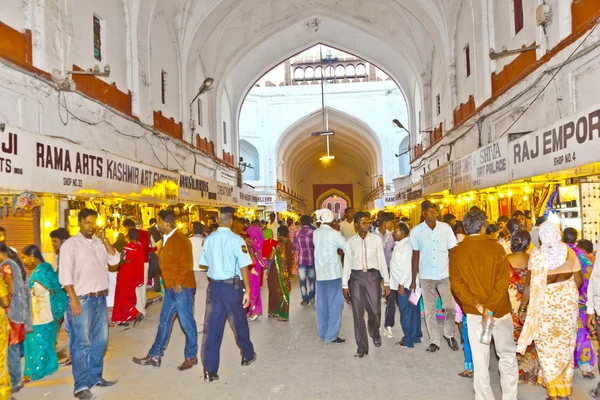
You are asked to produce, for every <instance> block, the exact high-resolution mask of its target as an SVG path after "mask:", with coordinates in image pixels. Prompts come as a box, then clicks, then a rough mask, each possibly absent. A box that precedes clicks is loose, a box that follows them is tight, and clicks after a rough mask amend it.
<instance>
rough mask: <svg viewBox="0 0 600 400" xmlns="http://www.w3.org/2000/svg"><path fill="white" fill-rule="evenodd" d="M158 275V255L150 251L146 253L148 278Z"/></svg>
mask: <svg viewBox="0 0 600 400" xmlns="http://www.w3.org/2000/svg"><path fill="white" fill-rule="evenodd" d="M158 275H160V263H159V261H158V256H157V255H156V253H154V252H151V253H150V254H149V255H148V278H149V279H152V278H154V277H156V276H158Z"/></svg>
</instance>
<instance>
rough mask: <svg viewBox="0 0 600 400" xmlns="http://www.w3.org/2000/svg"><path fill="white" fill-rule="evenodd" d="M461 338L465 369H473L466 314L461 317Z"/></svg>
mask: <svg viewBox="0 0 600 400" xmlns="http://www.w3.org/2000/svg"><path fill="white" fill-rule="evenodd" d="M461 335H462V339H463V342H464V343H463V352H464V353H465V370H467V371H473V355H472V354H471V343H470V342H469V330H468V327H467V314H463V317H462V332H461Z"/></svg>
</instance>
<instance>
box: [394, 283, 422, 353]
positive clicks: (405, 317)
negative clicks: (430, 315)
mask: <svg viewBox="0 0 600 400" xmlns="http://www.w3.org/2000/svg"><path fill="white" fill-rule="evenodd" d="M409 297H410V290H409V289H407V288H404V296H402V295H401V294H400V292H398V308H399V309H400V325H401V326H402V331H403V332H404V337H403V338H402V341H403V342H404V343H406V347H414V345H415V343H421V337H422V336H423V332H422V331H421V312H420V310H419V306H418V305H416V306H415V305H414V304H412V303H411V302H410V301H408V299H409Z"/></svg>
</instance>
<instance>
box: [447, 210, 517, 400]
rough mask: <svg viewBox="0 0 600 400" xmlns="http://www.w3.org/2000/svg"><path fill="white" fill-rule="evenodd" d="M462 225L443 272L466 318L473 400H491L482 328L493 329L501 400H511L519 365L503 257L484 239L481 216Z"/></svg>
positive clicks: (493, 243) (470, 216)
mask: <svg viewBox="0 0 600 400" xmlns="http://www.w3.org/2000/svg"><path fill="white" fill-rule="evenodd" d="M463 226H464V228H465V233H466V234H467V236H466V237H465V239H464V240H463V242H462V243H461V244H460V245H459V246H458V247H457V248H456V249H454V250H453V251H452V252H451V253H450V266H449V271H450V282H451V284H452V291H453V292H454V294H455V295H456V297H457V299H458V300H459V301H460V303H461V304H462V309H463V311H464V312H465V314H466V315H467V326H468V331H469V344H470V346H471V353H472V357H473V367H474V376H473V378H474V379H473V389H474V391H475V399H494V393H493V391H492V388H491V386H490V372H489V360H490V344H489V343H488V344H485V343H482V340H481V337H482V332H483V330H484V327H485V326H486V324H493V328H492V337H493V339H494V346H495V349H496V354H497V355H498V357H499V358H500V361H499V363H498V369H499V371H500V383H501V387H502V398H503V399H506V400H517V391H518V389H517V387H518V379H519V366H518V364H517V355H516V351H515V341H514V335H513V321H512V316H511V313H510V311H511V306H510V299H509V296H508V285H509V279H510V278H509V264H508V261H507V260H506V254H505V251H504V249H503V248H502V246H501V245H500V244H498V242H497V241H496V240H494V239H492V238H490V237H489V236H487V235H486V234H485V214H483V213H481V212H468V213H467V214H465V216H464V217H463Z"/></svg>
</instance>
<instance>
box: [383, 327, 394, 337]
mask: <svg viewBox="0 0 600 400" xmlns="http://www.w3.org/2000/svg"><path fill="white" fill-rule="evenodd" d="M383 336H385V337H386V338H388V339H391V338H393V337H394V331H392V327H391V326H387V327H386V328H385V329H384V330H383Z"/></svg>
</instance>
